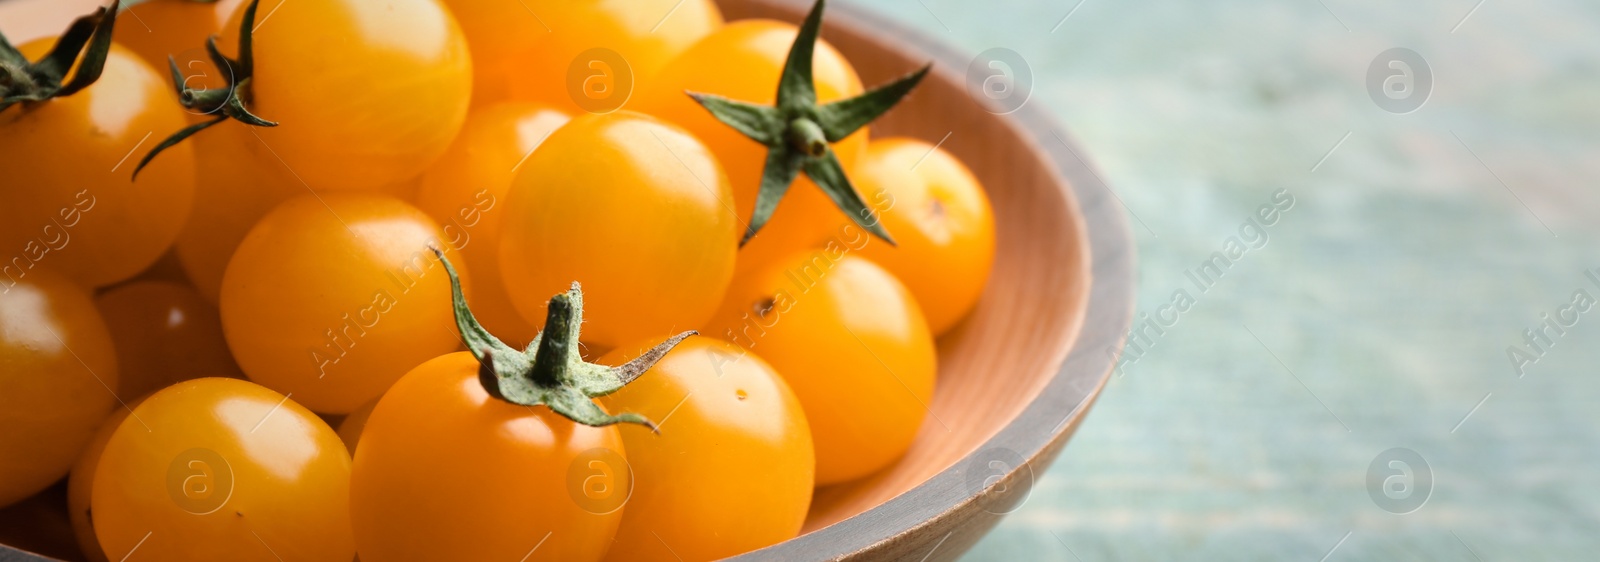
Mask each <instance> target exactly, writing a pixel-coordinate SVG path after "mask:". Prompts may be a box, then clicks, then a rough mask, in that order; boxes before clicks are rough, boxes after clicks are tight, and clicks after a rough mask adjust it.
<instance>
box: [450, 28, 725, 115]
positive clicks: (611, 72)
mask: <svg viewBox="0 0 1600 562" xmlns="http://www.w3.org/2000/svg"><path fill="white" fill-rule="evenodd" d="M450 3H451V7H452V8H454V9H456V10H457V13H458V14H464V15H461V16H460V18H461V19H462V21H463V24H462V26H463V27H465V28H467V33H468V37H469V40H471V41H472V42H473V45H472V49H473V55H474V56H475V57H477V58H476V59H475V60H477V61H482V62H483V63H484V64H489V65H493V66H490V67H488V68H484V69H483V70H481V71H480V72H482V73H483V74H484V76H485V78H483V79H481V80H480V81H479V83H480V84H485V85H486V87H487V88H489V90H488V92H495V91H498V90H499V89H500V88H508V89H509V92H510V94H511V96H512V97H513V98H515V99H525V100H536V101H542V102H545V103H551V104H556V105H557V106H558V107H561V108H563V109H564V110H565V111H567V112H568V113H572V114H574V115H576V114H578V113H580V112H583V111H591V112H599V113H604V112H608V111H613V110H616V109H618V108H621V107H624V104H625V103H626V102H627V101H628V98H629V97H630V96H632V95H633V94H635V93H636V92H637V91H638V90H639V87H640V86H641V85H643V84H645V83H647V81H648V80H649V79H650V77H651V76H652V75H654V74H655V73H656V72H657V71H658V70H659V69H660V68H661V67H662V66H663V65H665V64H666V63H667V61H669V60H672V58H673V57H674V56H677V54H678V53H681V52H683V51H684V50H685V49H688V48H689V46H690V45H693V44H694V43H695V42H696V41H698V40H700V39H701V38H702V37H705V36H706V35H707V34H710V33H712V32H714V31H716V30H717V29H718V28H719V27H721V26H722V12H721V11H719V10H718V9H717V5H716V3H715V2H713V1H712V0H577V1H571V0H528V1H527V2H525V3H524V5H525V7H526V9H525V11H526V12H532V13H533V14H534V17H533V18H530V17H529V16H528V14H526V13H521V14H518V13H514V12H513V11H514V10H516V9H521V7H518V6H516V5H515V4H512V5H511V6H512V7H504V6H500V5H499V4H496V3H494V2H475V1H473V0H452V1H451V2H450ZM506 12H513V13H506ZM488 20H492V21H488ZM468 21H471V22H472V23H470V24H469V23H466V22H468ZM530 21H532V22H533V24H532V25H529V22H530ZM483 43H488V44H490V45H494V47H492V48H491V50H486V51H481V53H482V54H480V50H479V45H480V44H483ZM602 50H603V51H602ZM497 77H498V79H499V80H504V81H506V84H507V85H505V86H502V85H501V84H497V83H494V82H489V81H490V80H495V79H496V78H497ZM574 93H576V96H577V97H576V98H574ZM489 95H493V94H489Z"/></svg>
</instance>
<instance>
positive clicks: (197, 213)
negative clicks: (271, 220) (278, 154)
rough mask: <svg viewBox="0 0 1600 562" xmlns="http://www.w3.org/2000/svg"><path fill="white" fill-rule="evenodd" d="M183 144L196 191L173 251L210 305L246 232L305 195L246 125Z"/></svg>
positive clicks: (233, 125) (227, 127)
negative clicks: (189, 151) (190, 151)
mask: <svg viewBox="0 0 1600 562" xmlns="http://www.w3.org/2000/svg"><path fill="white" fill-rule="evenodd" d="M184 144H188V145H190V146H192V147H194V153H195V158H196V159H197V162H198V165H197V166H196V168H195V176H196V183H197V185H198V187H199V189H197V190H195V195H194V214H193V216H191V217H190V218H189V223H188V224H187V225H185V226H184V228H183V232H182V233H180V234H179V235H178V243H177V244H176V246H175V248H176V250H177V253H178V261H179V263H181V264H182V265H183V270H184V272H185V273H187V274H188V276H189V280H190V281H192V282H193V283H194V286H195V288H196V289H197V290H199V291H200V294H202V295H205V297H206V298H207V299H209V300H211V302H213V303H215V302H217V299H218V298H219V297H220V296H221V294H222V273H223V272H224V271H226V270H227V268H228V259H229V258H231V257H233V250H234V249H235V248H238V247H239V241H240V240H244V235H245V234H247V233H249V232H250V227H251V226H254V225H255V224H256V221H259V220H261V217H263V216H265V215H266V214H267V212H268V211H271V210H272V208H273V207H276V206H278V204H279V203H282V202H284V201H286V200H288V199H289V198H290V197H294V196H296V195H302V194H305V193H306V192H307V191H306V188H305V187H304V186H302V185H301V184H300V183H299V182H298V181H296V180H295V179H294V176H293V175H292V174H290V172H289V171H288V170H287V169H285V168H284V167H283V163H282V162H280V161H278V160H277V159H274V158H272V156H271V154H268V153H264V151H262V150H260V149H259V148H258V147H259V146H260V145H261V141H260V140H258V139H257V138H256V134H255V133H253V132H252V131H251V130H250V128H249V125H245V124H242V123H221V124H218V125H217V126H215V127H212V128H210V129H207V130H206V131H205V132H203V133H200V134H199V135H196V136H194V137H191V138H190V139H189V140H188V141H187V142H185V143H184ZM180 146H182V145H180ZM165 158H166V155H162V156H161V157H159V158H156V160H155V162H160V161H161V160H162V159H165Z"/></svg>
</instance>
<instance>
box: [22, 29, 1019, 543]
mask: <svg viewBox="0 0 1600 562" xmlns="http://www.w3.org/2000/svg"><path fill="white" fill-rule="evenodd" d="M118 9H119V7H118V6H117V5H116V4H115V3H113V5H112V6H111V7H110V10H109V11H106V10H102V12H100V13H96V14H91V15H88V16H84V17H83V18H82V19H80V20H78V21H77V22H76V23H75V24H74V25H73V26H72V27H71V28H69V29H68V30H66V31H65V32H64V33H61V34H60V35H59V36H58V37H50V38H46V39H40V40H35V41H29V42H25V43H22V44H20V45H18V46H17V47H16V48H15V49H13V48H12V47H11V46H10V44H9V43H3V44H0V93H3V94H4V97H3V98H0V160H3V164H0V169H3V170H4V173H5V175H6V181H5V183H4V186H3V188H0V189H3V194H0V195H3V203H0V261H3V263H0V427H3V431H0V506H6V505H11V504H16V503H18V502H23V501H25V500H26V499H27V498H30V497H33V496H35V495H36V494H39V493H41V491H44V490H46V489H47V488H51V487H52V485H53V484H55V483H56V482H58V481H60V480H61V479H63V478H64V477H67V484H66V489H67V490H66V491H67V493H66V500H65V501H66V503H67V504H68V507H69V509H70V515H71V521H72V526H73V531H74V532H75V533H76V538H77V542H78V544H79V546H80V547H81V548H82V553H83V555H84V556H85V557H87V558H89V559H94V560H218V559H229V560H240V559H253V560H280V559H281V560H301V559H305V560H339V561H348V560H351V559H352V558H353V557H356V556H357V555H359V558H360V559H362V560H365V561H367V562H383V561H386V560H445V559H463V560H491V559H496V560H519V559H522V560H536V559H552V560H555V559H559V560H602V559H605V560H647V559H648V560H704V559H714V558H721V557H726V556H731V555H735V554H738V553H742V552H746V551H750V550H754V549H758V548H761V547H764V546H768V545H772V544H775V543H778V542H782V541H784V540H786V539H789V538H791V537H794V536H795V535H797V534H798V533H799V532H800V530H801V528H802V525H803V524H804V522H805V519H806V514H807V510H808V508H809V505H810V503H811V498H812V493H813V489H814V488H816V487H818V486H828V485H834V484H840V483H845V482H849V481H853V480H858V479H861V478H864V477H867V476H869V475H871V474H873V473H875V472H877V471H880V470H883V469H884V468H885V467H887V466H889V465H891V464H892V463H894V462H895V460H896V459H897V458H898V457H900V456H901V455H902V454H903V453H904V452H905V451H906V450H907V448H908V447H910V445H911V443H912V441H913V439H914V438H915V437H916V435H917V434H918V432H919V429H920V428H921V426H922V421H923V418H924V417H925V416H926V414H927V406H928V404H929V403H930V400H931V397H932V394H933V389H934V386H935V375H936V371H937V368H936V363H937V357H936V351H937V349H936V345H935V338H936V337H937V336H939V335H940V334H942V333H944V332H946V331H948V330H950V329H951V328H952V327H953V326H955V325H956V324H957V323H958V322H959V321H960V320H961V319H962V318H963V317H964V316H966V315H967V314H968V313H969V312H970V311H971V309H972V308H973V307H974V305H975V304H976V302H977V300H978V298H979V295H980V293H982V292H983V287H984V284H985V282H986V280H987V277H988V271H989V268H990V263H991V261H992V259H993V255H994V244H995V242H994V226H993V219H992V216H991V211H990V209H989V204H988V202H987V200H986V198H985V195H984V192H983V188H982V186H980V185H979V184H978V182H977V180H976V179H975V178H974V177H973V175H972V174H971V173H970V172H969V171H968V170H967V169H966V168H965V167H964V166H963V165H962V163H961V162H960V161H958V160H957V159H956V158H955V157H953V156H952V155H950V154H949V153H947V152H945V151H944V150H942V149H940V148H939V147H937V146H934V145H932V144H930V143H927V142H924V141H922V140H916V139H910V138H878V139H869V138H868V132H867V128H866V127H865V125H866V124H867V122H868V121H870V120H871V118H872V117H875V116H876V115H877V114H881V113H882V111H884V110H887V109H888V107H889V106H891V105H893V102H894V101H897V100H898V99H900V97H901V96H904V95H906V93H907V92H909V91H910V90H911V89H912V87H913V86H915V83H916V80H917V79H920V77H921V74H920V73H918V74H914V75H910V76H908V78H906V79H903V80H901V81H898V82H895V83H893V84H891V85H889V86H887V87H884V88H879V89H875V90H868V89H866V88H864V87H863V85H862V83H861V81H860V79H859V78H858V77H857V75H856V73H855V71H854V70H853V69H852V67H851V64H850V62H849V61H847V60H846V59H845V58H844V57H843V56H842V55H841V54H840V53H839V52H838V51H836V50H835V49H834V48H833V47H831V46H829V45H828V44H827V43H826V42H824V41H821V40H820V39H817V38H816V37H817V28H818V26H820V25H821V23H820V22H821V17H820V16H821V13H822V9H823V6H822V3H821V2H820V1H819V2H818V3H817V5H816V7H815V8H814V9H813V12H812V14H811V17H810V18H808V19H807V20H806V22H805V23H804V24H802V25H801V26H796V25H792V24H789V23H784V22H778V21H768V20H745V21H734V22H726V23H725V22H724V21H723V18H722V16H721V14H720V12H719V11H718V9H717V7H716V5H715V4H714V3H713V2H712V1H711V0H632V1H630V2H606V1H599V0H587V1H572V2H541V1H535V0H524V1H522V2H483V1H479V0H385V1H381V2H380V1H376V0H259V3H257V2H253V1H246V2H241V1H240V0H220V1H217V2H214V3H208V2H197V1H191V0H147V1H145V2H142V3H138V4H135V5H133V6H131V7H127V6H124V7H121V10H122V11H121V12H120V14H119V12H118V11H117V10H118ZM135 18H137V21H134V20H135ZM208 38H209V39H208ZM169 57H170V58H169ZM908 70H911V69H908ZM686 92H693V93H694V95H693V96H691V95H686ZM862 100H865V101H862ZM862 107H870V108H871V109H870V110H868V109H862ZM175 133H176V134H175ZM169 135H173V136H171V137H169ZM164 138H165V139H167V140H165V141H163V140H162V139H164ZM135 168H138V173H137V175H134V174H133V172H134V170H135ZM130 176H131V177H132V179H130ZM780 203H781V204H780ZM69 474H70V477H69Z"/></svg>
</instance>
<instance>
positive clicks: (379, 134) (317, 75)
mask: <svg viewBox="0 0 1600 562" xmlns="http://www.w3.org/2000/svg"><path fill="white" fill-rule="evenodd" d="M246 7H248V3H246V4H243V5H241V6H240V7H239V9H238V10H235V11H234V13H233V15H232V17H231V18H230V19H229V22H228V24H227V25H226V26H224V28H223V29H224V34H223V39H221V40H219V43H220V44H222V45H224V47H223V50H224V51H226V52H232V51H233V49H235V45H236V43H237V36H238V31H237V30H238V29H239V25H238V24H239V22H240V21H241V20H243V14H244V12H245V8H246ZM255 21H256V27H255V34H254V38H253V40H254V49H253V52H254V56H255V69H254V73H253V75H252V78H251V80H250V84H249V86H248V90H249V96H250V97H249V98H248V99H249V102H248V105H249V108H250V111H251V112H252V113H254V114H255V115H258V116H260V117H261V118H263V119H267V120H269V121H275V122H277V123H278V124H279V125H278V126H277V127H268V128H261V129H258V130H257V132H258V133H259V134H260V135H261V138H262V139H263V140H264V141H265V144H266V146H268V147H270V150H271V151H272V152H273V153H274V156H275V157H276V158H281V159H282V160H283V162H284V163H285V164H286V165H287V167H288V168H289V169H290V170H292V171H293V173H294V174H295V175H296V176H298V177H299V178H300V179H301V180H303V181H304V182H305V183H306V184H309V185H310V186H311V187H312V188H313V189H316V190H344V189H373V188H377V187H379V186H383V185H390V184H395V183H398V182H400V181H402V180H405V179H408V178H411V177H414V176H416V175H417V174H420V173H422V171H423V170H424V169H426V168H427V167H428V165H429V164H431V163H433V160H434V159H436V158H438V157H439V155H440V154H442V153H444V150H445V148H446V147H448V146H449V145H450V141H451V139H453V138H455V135H456V132H457V131H458V130H459V129H460V128H461V123H462V121H463V120H464V119H466V116H467V105H468V103H469V102H470V101H471V100H470V98H471V94H472V61H471V58H470V56H469V54H468V52H467V42H466V40H465V39H464V38H463V37H462V35H461V29H460V28H459V27H458V26H457V25H456V22H455V19H454V18H453V17H451V15H450V11H449V10H447V9H445V7H444V6H443V5H441V4H439V2H438V1H437V0H391V1H388V2H370V1H367V0H328V1H320V2H305V3H300V2H293V1H289V0H264V1H262V2H261V4H260V5H259V7H258V8H257V12H256V20H255ZM317 38H322V39H326V40H321V39H317ZM334 39H337V40H334ZM309 85H314V87H311V86H309ZM171 130H176V128H174V129H171ZM171 130H168V131H169V132H170V131H171ZM202 134H203V133H202ZM164 158H166V156H165V155H162V156H161V158H157V159H156V160H157V161H160V160H162V159H164Z"/></svg>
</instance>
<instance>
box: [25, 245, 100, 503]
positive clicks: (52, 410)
mask: <svg viewBox="0 0 1600 562" xmlns="http://www.w3.org/2000/svg"><path fill="white" fill-rule="evenodd" d="M117 380H118V379H117V358H116V351H115V348H114V347H113V346H112V343H111V335H110V334H109V333H107V331H106V325H105V322H104V321H103V320H101V319H100V313H99V312H98V311H96V310H95V308H94V303H93V302H92V301H90V299H89V293H88V292H87V291H84V290H83V289H82V288H79V287H78V286H77V285H75V284H73V283H72V281H70V280H68V279H66V278H65V277H62V276H60V275H58V274H56V273H54V272H52V271H49V270H46V269H43V268H40V269H35V270H33V271H30V272H28V274H27V275H26V276H25V277H22V278H21V279H15V280H0V427H3V428H5V430H4V431H0V507H3V506H6V505H10V504H12V503H14V502H16V501H17V500H20V499H22V498H25V497H28V496H30V495H33V494H34V493H36V492H38V491H39V490H43V489H44V488H45V487H46V486H49V485H50V483H52V482H55V481H56V480H59V479H60V478H61V477H62V476H63V475H65V474H66V473H67V470H68V469H70V468H72V463H73V461H75V460H77V458H78V451H80V450H82V449H83V446H84V444H85V443H88V442H89V438H90V437H92V436H93V434H94V430H95V428H96V427H99V426H100V420H102V419H104V418H105V416H106V414H107V413H108V412H110V410H111V408H112V407H113V406H115V405H116V404H117V399H116V397H115V396H114V395H113V394H112V391H113V389H115V388H117Z"/></svg>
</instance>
